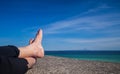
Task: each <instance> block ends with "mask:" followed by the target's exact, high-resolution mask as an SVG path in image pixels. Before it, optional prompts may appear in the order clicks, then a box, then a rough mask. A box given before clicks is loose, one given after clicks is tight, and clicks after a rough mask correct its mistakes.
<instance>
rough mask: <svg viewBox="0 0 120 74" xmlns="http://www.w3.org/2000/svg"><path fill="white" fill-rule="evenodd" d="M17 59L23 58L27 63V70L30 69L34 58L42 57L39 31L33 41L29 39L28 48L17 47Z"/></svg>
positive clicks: (42, 50) (40, 32) (42, 51)
mask: <svg viewBox="0 0 120 74" xmlns="http://www.w3.org/2000/svg"><path fill="white" fill-rule="evenodd" d="M18 49H19V51H20V54H19V56H18V57H19V58H24V59H26V60H27V61H28V68H31V67H32V66H33V65H34V64H35V62H36V58H42V57H44V49H43V47H42V30H39V31H38V32H37V34H36V37H35V39H33V40H32V39H31V40H30V42H29V45H28V46H24V47H19V48H18Z"/></svg>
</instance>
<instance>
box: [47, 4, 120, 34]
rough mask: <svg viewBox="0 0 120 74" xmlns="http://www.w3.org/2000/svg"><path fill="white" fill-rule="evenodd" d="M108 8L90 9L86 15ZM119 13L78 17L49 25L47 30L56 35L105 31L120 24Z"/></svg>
mask: <svg viewBox="0 0 120 74" xmlns="http://www.w3.org/2000/svg"><path fill="white" fill-rule="evenodd" d="M107 8H109V7H107V6H105V5H104V6H101V7H98V8H95V9H90V10H88V11H87V12H84V14H89V13H92V12H97V11H99V10H101V9H107ZM119 18H120V14H119V13H111V12H109V13H105V14H97V15H92V16H82V17H80V16H79V15H78V17H77V18H69V19H66V20H61V21H57V22H55V23H51V24H49V26H48V27H47V28H46V29H45V32H46V33H47V34H54V33H64V32H71V31H72V32H76V31H80V30H96V29H105V28H108V27H111V26H113V25H118V24H120V21H119Z"/></svg>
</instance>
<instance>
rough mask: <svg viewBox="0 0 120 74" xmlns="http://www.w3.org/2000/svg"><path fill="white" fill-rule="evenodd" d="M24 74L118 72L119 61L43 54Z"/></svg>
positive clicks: (103, 73)
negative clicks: (101, 60)
mask: <svg viewBox="0 0 120 74" xmlns="http://www.w3.org/2000/svg"><path fill="white" fill-rule="evenodd" d="M26 74H120V63H112V62H99V61H86V60H76V59H69V58H62V57H55V56H45V57H44V58H39V59H37V63H36V64H35V65H34V66H33V68H32V69H30V70H28V72H27V73H26Z"/></svg>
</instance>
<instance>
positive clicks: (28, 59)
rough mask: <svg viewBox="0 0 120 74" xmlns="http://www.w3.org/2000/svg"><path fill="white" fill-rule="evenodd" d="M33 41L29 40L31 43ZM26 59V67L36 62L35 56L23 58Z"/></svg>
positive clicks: (30, 66)
mask: <svg viewBox="0 0 120 74" xmlns="http://www.w3.org/2000/svg"><path fill="white" fill-rule="evenodd" d="M32 43H33V40H30V42H29V44H32ZM24 59H26V60H27V62H28V65H27V66H28V68H32V66H33V65H34V64H35V63H36V60H37V59H36V58H35V57H27V58H24Z"/></svg>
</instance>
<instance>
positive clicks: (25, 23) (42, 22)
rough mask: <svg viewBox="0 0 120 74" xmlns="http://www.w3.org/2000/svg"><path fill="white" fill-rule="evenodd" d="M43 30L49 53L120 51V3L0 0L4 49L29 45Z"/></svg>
mask: <svg viewBox="0 0 120 74" xmlns="http://www.w3.org/2000/svg"><path fill="white" fill-rule="evenodd" d="M39 28H42V29H43V34H44V36H43V46H44V49H45V50H120V1H119V0H0V45H1V46H2V45H16V46H18V47H20V46H25V45H27V44H28V41H29V39H31V38H34V36H35V33H36V31H37V30H38V29H39Z"/></svg>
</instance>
